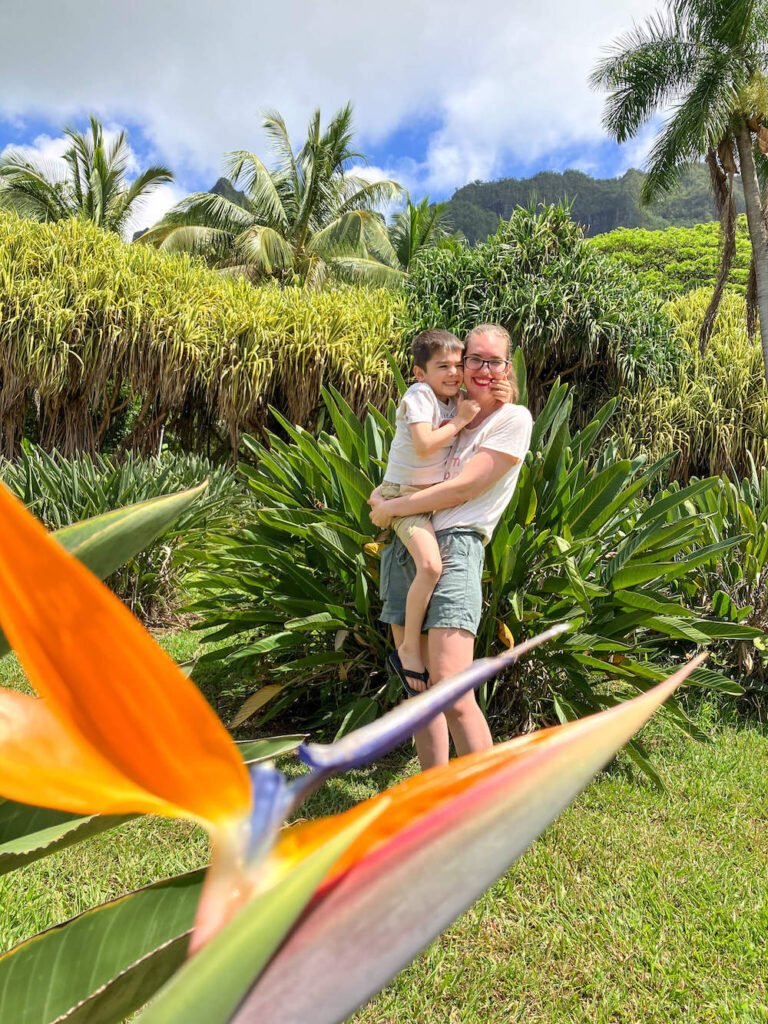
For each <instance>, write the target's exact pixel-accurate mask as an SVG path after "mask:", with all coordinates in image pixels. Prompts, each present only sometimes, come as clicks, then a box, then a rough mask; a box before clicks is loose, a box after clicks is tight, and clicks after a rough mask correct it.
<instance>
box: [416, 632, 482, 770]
mask: <svg viewBox="0 0 768 1024" xmlns="http://www.w3.org/2000/svg"><path fill="white" fill-rule="evenodd" d="M474 650H475V638H474V637H473V636H472V634H471V633H469V632H468V631H467V630H466V629H430V631H429V642H428V654H429V665H430V677H431V681H432V682H433V683H438V682H440V680H441V679H448V678H450V676H455V675H456V673H457V672H463V671H464V669H465V668H469V666H470V665H471V664H472V661H473V658H474ZM445 718H446V722H447V725H448V729H449V730H450V734H451V737H452V738H453V742H454V746H455V747H456V753H457V754H458V755H459V757H463V756H464V754H471V753H474V752H475V751H479V750H488V749H490V748H491V747H492V746H493V738H492V737H491V730H490V729H489V728H488V723H487V722H486V720H485V715H484V714H483V712H482V711H481V710H480V707H479V705H478V703H477V700H476V699H475V694H474V692H470V693H466V694H464V696H463V697H461V698H460V699H459V700H457V701H456V703H455V704H454V705H453V706H452V707H450V708H448V709H447V711H446V712H445ZM416 749H417V750H418V749H419V747H418V742H417V744H416ZM446 760H447V757H446ZM439 763H443V762H439ZM422 767H424V765H423V763H422ZM430 767H431V766H430Z"/></svg>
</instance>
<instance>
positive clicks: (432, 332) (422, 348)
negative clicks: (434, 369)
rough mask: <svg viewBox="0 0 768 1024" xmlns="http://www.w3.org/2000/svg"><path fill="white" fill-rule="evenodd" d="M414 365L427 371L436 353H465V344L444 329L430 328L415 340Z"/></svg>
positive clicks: (413, 347) (413, 348)
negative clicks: (429, 361)
mask: <svg viewBox="0 0 768 1024" xmlns="http://www.w3.org/2000/svg"><path fill="white" fill-rule="evenodd" d="M411 347H412V351H413V364H414V366H420V367H421V369H422V370H426V368H427V362H428V360H430V359H431V358H432V356H433V355H434V354H435V352H463V351H464V342H463V341H462V340H461V339H460V338H457V337H456V335H455V334H451V332H450V331H445V330H443V328H442V327H430V328H429V330H427V331H422V332H421V334H417V335H416V337H415V338H414V339H413V345H412V346H411Z"/></svg>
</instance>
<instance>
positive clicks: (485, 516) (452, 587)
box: [370, 324, 532, 769]
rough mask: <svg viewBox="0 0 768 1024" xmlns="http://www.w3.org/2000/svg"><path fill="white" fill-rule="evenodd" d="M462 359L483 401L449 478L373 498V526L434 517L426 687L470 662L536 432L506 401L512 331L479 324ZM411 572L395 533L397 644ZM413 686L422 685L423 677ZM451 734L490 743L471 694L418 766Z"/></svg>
mask: <svg viewBox="0 0 768 1024" xmlns="http://www.w3.org/2000/svg"><path fill="white" fill-rule="evenodd" d="M462 361H463V369H464V387H465V389H466V392H467V400H468V401H470V402H475V403H477V407H478V411H477V413H476V414H475V416H474V418H473V419H472V420H471V421H470V422H469V423H468V424H467V425H466V426H464V427H463V429H462V430H461V431H460V432H459V433H457V436H456V439H455V441H454V442H453V446H452V448H451V450H450V452H449V454H448V458H447V462H446V469H445V479H443V480H442V481H441V482H439V483H436V484H434V485H432V486H428V487H423V488H420V489H418V490H414V491H413V492H412V493H408V494H402V495H401V496H400V497H396V498H391V499H384V498H382V496H381V493H380V489H378V488H377V490H376V491H374V492H373V494H372V495H371V498H370V505H371V519H372V520H373V522H374V523H375V524H376V525H377V526H381V527H385V526H389V524H390V522H391V521H392V519H394V518H401V517H405V516H412V515H423V514H431V516H432V527H433V528H434V532H435V536H436V538H437V544H438V547H439V552H440V561H441V563H442V571H441V574H440V577H439V579H438V580H437V583H436V585H435V588H434V592H433V593H432V597H431V601H430V603H429V607H428V609H427V613H426V617H425V618H424V622H423V628H424V630H425V631H426V639H425V638H422V657H423V661H424V664H425V665H426V667H427V670H428V673H429V683H430V684H433V683H436V682H439V681H440V680H441V679H447V678H448V677H450V676H452V675H455V674H456V673H457V672H461V671H462V670H463V669H465V668H468V667H469V665H471V663H472V661H473V655H474V640H475V635H476V633H477V628H478V625H479V623H480V616H481V612H482V584H481V577H482V570H483V561H484V549H485V545H486V544H487V543H488V542H489V541H490V539H491V536H492V534H493V531H494V529H495V527H496V524H497V522H498V521H499V519H500V518H501V516H502V514H503V512H504V509H505V508H506V506H507V505H508V503H509V501H510V499H511V497H512V494H513V493H514V490H515V486H516V484H517V478H518V476H519V473H520V466H521V465H522V461H523V459H524V458H525V454H526V452H527V451H528V447H529V445H530V439H531V427H532V420H531V414H530V413H529V412H528V410H527V409H526V408H525V407H523V406H520V405H515V404H511V403H509V401H508V400H507V395H508V386H507V382H509V384H510V385H511V388H512V392H513V394H512V403H514V401H515V400H516V398H517V385H516V382H515V379H514V372H513V371H512V368H511V363H510V341H509V335H508V334H507V332H506V331H505V330H504V329H503V328H502V327H499V326H497V325H495V324H483V325H481V326H479V327H475V328H474V329H473V330H472V331H470V333H469V334H468V335H467V338H466V342H465V349H464V355H463V360H462ZM502 382H503V384H504V387H503V388H500V387H499V385H500V384H501V383H502ZM500 395H502V396H504V397H503V398H502V397H498V396H500ZM415 574H416V570H415V566H414V563H413V560H412V558H411V557H410V556H409V554H408V551H407V549H406V547H405V545H404V544H403V542H402V540H401V539H400V538H399V537H396V539H395V541H394V542H393V543H392V544H390V545H389V546H388V547H387V548H386V549H385V550H384V553H383V555H382V564H381V586H382V597H383V598H384V607H383V609H382V614H381V618H382V620H383V621H384V622H389V623H391V625H392V633H393V636H394V641H395V646H396V647H398V648H399V647H401V646H402V643H403V634H404V624H405V605H406V599H407V596H408V589H409V587H410V584H411V582H412V580H413V578H414V576H415ZM413 688H414V689H418V688H419V687H418V684H414V686H413ZM449 732H450V736H451V737H452V738H453V741H454V745H455V747H456V752H457V754H458V755H459V756H461V755H463V754H468V753H470V752H472V751H477V750H484V749H487V748H488V747H490V746H492V744H493V741H492V739H491V734H490V730H489V728H488V724H487V722H486V720H485V717H484V715H483V713H482V711H481V710H480V708H479V706H478V704H477V701H476V700H475V695H474V693H468V694H466V695H465V696H464V697H462V698H461V699H460V700H459V701H457V703H456V704H454V706H453V707H452V708H449V709H448V710H447V711H446V712H445V714H444V715H440V716H438V717H437V718H436V719H434V720H433V721H432V722H430V723H429V725H427V726H426V727H425V728H424V729H422V730H421V731H420V732H418V733H417V734H416V736H415V740H416V749H417V752H418V754H419V760H420V762H421V766H422V768H424V769H426V768H431V767H433V766H434V765H437V764H444V763H445V762H447V760H448V743H449Z"/></svg>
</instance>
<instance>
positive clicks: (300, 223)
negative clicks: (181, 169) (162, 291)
mask: <svg viewBox="0 0 768 1024" xmlns="http://www.w3.org/2000/svg"><path fill="white" fill-rule="evenodd" d="M263 127H264V130H265V132H266V134H267V137H268V138H269V140H270V144H271V148H272V151H273V154H274V157H275V166H274V168H273V169H272V170H268V169H267V167H266V166H265V165H264V164H263V163H262V161H261V160H260V159H259V157H257V156H256V155H255V154H254V153H250V152H248V151H246V150H237V151H235V152H233V153H229V154H228V157H227V161H228V173H229V175H230V177H231V178H232V182H234V183H242V184H243V185H244V187H245V192H244V193H239V194H238V193H236V192H235V194H234V195H233V194H232V191H234V190H232V191H231V190H230V189H231V183H229V184H230V189H227V188H226V187H224V188H221V189H220V191H219V192H218V193H213V192H195V193H193V194H192V195H191V196H187V198H186V199H184V200H183V201H182V202H181V203H180V204H179V205H178V206H177V207H176V208H175V209H174V210H171V211H170V213H168V214H166V216H165V217H164V218H163V219H162V220H161V221H160V222H159V223H158V224H156V225H155V226H154V227H152V228H150V230H149V231H147V232H145V233H144V234H142V235H141V236H140V239H139V241H140V242H141V243H143V244H147V243H154V244H155V245H160V246H162V247H163V248H165V249H169V250H171V251H184V252H197V253H200V254H202V255H204V256H205V257H206V259H207V260H208V261H209V263H210V264H211V265H212V266H215V267H217V268H219V269H220V270H222V271H224V272H226V273H228V274H241V275H245V276H246V277H248V278H249V279H250V280H253V281H264V280H265V279H271V278H274V279H275V280H277V281H279V282H281V283H282V284H289V285H297V284H298V285H302V286H305V287H308V288H319V287H322V286H323V285H324V284H325V283H326V281H328V280H339V279H341V280H347V281H349V280H351V281H365V282H366V283H368V284H384V283H389V284H396V283H397V282H398V280H399V278H400V271H399V268H398V265H397V260H396V258H395V256H394V253H393V251H392V246H391V245H390V242H389V238H388V235H387V231H386V228H385V226H384V223H383V221H382V219H381V217H380V216H379V214H378V212H377V208H378V206H379V205H380V204H382V203H388V202H391V201H392V200H394V199H398V198H399V197H400V195H401V194H402V189H401V188H400V186H399V185H398V184H396V183H395V182H393V181H377V182H369V181H366V180H365V179H364V178H361V177H359V176H358V175H355V174H354V173H351V165H352V164H353V162H354V161H355V160H356V159H359V157H360V154H359V153H357V152H355V151H354V150H353V148H352V146H353V138H354V133H353V130H352V108H351V106H350V105H349V104H347V106H346V107H344V108H342V109H341V110H340V111H338V113H336V114H335V115H334V117H332V118H331V120H330V121H329V123H328V125H327V126H326V127H325V128H322V127H321V123H320V111H319V110H316V111H315V113H314V114H313V116H312V118H311V120H310V122H309V125H308V127H307V134H306V138H305V140H304V142H303V144H302V145H301V147H300V148H299V150H298V151H297V152H294V148H293V145H292V143H291V139H290V137H289V135H288V129H287V128H286V126H285V122H284V120H283V118H282V117H281V116H280V114H278V113H276V112H274V113H270V114H268V115H267V116H266V117H265V118H264V121H263Z"/></svg>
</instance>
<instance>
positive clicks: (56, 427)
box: [0, 213, 401, 456]
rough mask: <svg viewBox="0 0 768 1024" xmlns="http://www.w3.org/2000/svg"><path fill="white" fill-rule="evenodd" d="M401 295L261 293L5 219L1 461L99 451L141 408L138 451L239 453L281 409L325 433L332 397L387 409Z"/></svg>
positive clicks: (138, 250) (0, 271)
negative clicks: (321, 415)
mask: <svg viewBox="0 0 768 1024" xmlns="http://www.w3.org/2000/svg"><path fill="white" fill-rule="evenodd" d="M399 303H400V300H399V298H398V297H397V296H396V295H394V294H393V293H392V292H390V291H385V290H380V289H379V290H377V289H367V288H362V287H345V288H340V289H336V290H330V291H326V292H324V293H321V294H311V293H307V292H305V291H303V290H302V289H299V288H286V289H282V290H281V289H279V288H277V287H274V286H268V287H263V288H254V287H252V286H251V285H250V284H249V283H248V282H247V281H245V280H242V279H241V280H230V279H228V278H225V277H222V276H220V275H218V274H215V273H213V272H211V271H209V270H207V269H205V268H204V267H203V266H201V265H200V264H199V263H197V262H196V261H195V260H193V259H192V258H190V257H188V256H183V255H171V254H167V253H162V252H157V251H155V250H154V249H153V248H151V247H149V246H130V245H126V244H125V243H124V242H122V241H121V240H120V239H119V238H117V237H116V236H114V235H109V234H107V233H106V232H104V231H101V230H100V229H98V228H96V227H94V226H93V225H89V224H85V223H83V222H81V221H77V220H69V221H62V222H60V223H58V224H52V225H47V224H36V223H34V222H32V221H28V220H21V219H19V218H17V217H13V216H11V215H9V214H4V213H0V454H5V455H6V456H11V455H13V454H14V453H17V452H18V450H19V445H20V442H21V438H22V437H23V436H24V432H25V430H26V429H29V428H30V424H32V426H33V429H34V431H35V433H36V435H37V438H38V439H39V442H40V444H41V445H42V446H43V447H44V448H46V449H52V448H56V449H58V450H59V451H61V452H63V453H64V454H67V455H71V454H74V453H76V452H80V451H89V452H93V451H98V450H100V449H101V448H102V447H103V446H104V443H105V440H106V439H109V438H110V430H111V428H112V427H113V425H114V423H115V420H116V418H118V417H120V416H123V415H124V414H125V409H126V408H129V409H130V410H131V418H130V423H129V427H130V433H129V434H128V436H127V437H125V438H124V439H123V443H124V445H125V446H126V447H129V448H134V449H136V450H139V451H143V452H149V451H153V450H156V449H157V446H158V440H159V436H160V431H161V428H162V427H163V425H164V426H165V429H166V434H167V433H168V432H169V431H170V432H171V433H172V434H173V433H175V434H176V435H177V436H178V437H179V438H180V439H181V440H182V441H183V443H184V444H185V446H187V447H195V446H200V447H203V446H207V445H208V444H209V443H210V442H211V441H212V442H213V444H214V446H215V445H216V444H217V443H218V442H221V443H223V444H224V446H225V448H230V449H232V450H237V447H238V445H239V442H240V438H241V436H242V433H243V432H244V431H246V430H249V431H259V430H260V429H261V426H262V424H263V422H264V419H265V417H266V411H267V407H268V404H269V403H270V402H271V403H274V404H276V405H277V406H278V407H280V408H282V409H284V410H285V411H286V412H287V414H288V415H289V417H290V418H291V419H292V420H294V421H295V422H298V423H302V424H304V425H308V424H310V423H312V422H313V420H314V417H315V416H316V414H317V412H318V409H319V405H320V388H321V386H322V385H323V384H324V383H331V384H333V385H335V386H336V387H338V388H340V390H341V391H342V392H343V394H344V395H345V396H346V397H347V399H348V400H349V401H350V402H351V403H352V405H353V406H354V407H355V408H356V409H357V410H358V411H361V410H362V409H363V408H364V407H365V403H366V401H372V402H373V403H374V404H376V405H378V406H382V405H383V404H384V403H385V402H386V396H387V394H388V392H389V389H390V386H391V382H392V372H391V369H390V366H389V363H388V362H387V358H386V354H387V353H388V352H390V351H394V352H396V353H398V354H399V353H400V350H401V345H400V330H399V328H398V327H397V326H396V323H395V319H396V315H397V311H398V307H399Z"/></svg>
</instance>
